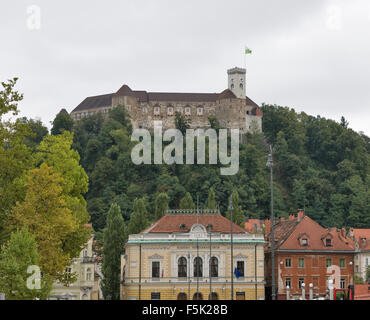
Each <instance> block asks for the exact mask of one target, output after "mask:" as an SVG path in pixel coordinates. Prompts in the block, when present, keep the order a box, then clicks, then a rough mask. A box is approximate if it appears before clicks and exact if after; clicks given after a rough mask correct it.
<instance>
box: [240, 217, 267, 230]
mask: <svg viewBox="0 0 370 320" xmlns="http://www.w3.org/2000/svg"><path fill="white" fill-rule="evenodd" d="M262 224H263V223H262V221H261V220H260V219H248V221H246V222H244V229H245V230H247V232H256V231H257V229H259V228H261V229H262Z"/></svg>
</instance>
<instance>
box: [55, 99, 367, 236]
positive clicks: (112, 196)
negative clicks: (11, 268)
mask: <svg viewBox="0 0 370 320" xmlns="http://www.w3.org/2000/svg"><path fill="white" fill-rule="evenodd" d="M262 110H263V113H264V116H263V134H260V133H248V134H246V137H245V139H243V142H244V143H243V144H241V145H240V161H239V162H240V163H239V166H240V168H239V172H238V173H237V174H236V175H234V176H222V175H220V171H219V168H220V166H219V165H209V164H205V165H196V164H194V165H185V164H184V165H166V164H163V165H144V164H143V165H135V164H133V163H132V160H131V149H132V147H133V146H134V145H135V144H136V143H135V142H131V137H130V134H131V132H132V128H131V125H130V121H129V119H128V116H127V115H126V113H125V110H124V108H123V107H117V108H115V109H113V110H111V112H110V114H109V116H108V117H107V118H104V117H103V116H102V115H101V114H96V115H93V116H90V117H88V118H85V119H82V120H80V121H78V122H77V123H75V125H74V127H73V129H72V130H73V132H74V144H73V147H74V148H75V149H76V150H77V151H78V152H79V154H80V157H81V164H82V166H83V167H84V169H85V171H86V172H87V174H88V176H89V191H88V193H87V195H86V200H87V207H88V211H89V213H90V215H91V217H92V223H93V226H94V228H95V229H96V230H97V231H98V230H101V229H103V228H104V226H105V220H106V214H107V212H108V210H109V208H110V205H111V204H112V203H117V204H118V205H119V206H120V208H121V211H122V214H123V216H124V219H125V220H126V221H127V220H129V218H130V215H131V213H132V212H133V211H134V210H133V207H134V201H135V199H141V200H142V202H143V203H144V206H145V208H146V211H147V215H148V219H149V221H154V220H155V217H157V218H158V213H156V211H158V202H160V201H158V200H157V201H156V198H157V197H158V196H159V195H160V194H162V198H163V193H165V194H166V195H167V196H168V200H167V202H169V203H168V207H170V208H180V207H181V200H182V198H184V197H185V195H186V193H187V192H188V193H189V194H190V195H191V198H192V200H193V202H194V203H195V205H196V203H197V199H198V205H199V208H205V207H207V206H208V198H209V191H210V188H211V187H212V188H213V189H214V194H215V202H216V206H217V207H219V208H220V210H221V212H222V214H225V215H226V214H227V205H228V199H229V197H230V195H231V194H232V193H233V191H234V193H235V191H237V198H238V200H237V201H238V206H239V208H240V213H241V215H242V217H248V218H261V219H262V218H266V217H269V215H270V213H269V212H270V180H269V179H270V175H269V169H268V168H267V167H266V161H267V155H268V152H269V151H268V150H269V144H272V145H273V147H274V196H275V204H274V205H275V213H276V215H277V216H285V217H286V216H287V215H288V214H289V213H292V212H296V211H297V209H299V208H301V209H304V210H305V212H306V214H307V215H309V216H310V217H312V218H313V219H315V220H316V221H317V222H319V223H321V224H322V225H324V226H330V227H334V226H336V227H349V226H353V227H370V172H369V163H370V155H369V150H370V139H369V137H367V136H365V135H364V134H362V133H356V132H354V131H353V130H351V129H349V128H348V123H347V122H346V120H345V119H344V118H342V121H341V123H337V122H335V121H333V120H328V119H325V118H322V117H320V116H317V117H314V116H309V115H307V114H305V113H297V112H295V111H294V109H290V108H287V107H280V106H273V105H263V106H262ZM63 117H64V118H65V114H64V115H63ZM55 123H62V121H55ZM210 123H211V125H212V127H214V128H217V125H218V124H217V121H215V119H210ZM176 124H177V126H178V128H179V129H180V130H182V131H183V130H184V127H185V128H186V125H187V123H186V121H184V119H181V117H180V118H179V119H177V121H176ZM53 130H54V132H59V131H60V130H61V128H53ZM206 163H207V161H206ZM166 205H167V204H165V207H166ZM162 206H163V205H162ZM159 216H160V215H159Z"/></svg>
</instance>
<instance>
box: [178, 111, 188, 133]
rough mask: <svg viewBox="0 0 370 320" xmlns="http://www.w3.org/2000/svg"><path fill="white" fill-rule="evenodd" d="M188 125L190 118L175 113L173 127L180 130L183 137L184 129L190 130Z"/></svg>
mask: <svg viewBox="0 0 370 320" xmlns="http://www.w3.org/2000/svg"><path fill="white" fill-rule="evenodd" d="M190 123H191V120H190V118H186V117H185V116H183V115H182V114H181V113H180V112H177V111H176V112H175V127H176V129H178V130H180V131H181V133H182V134H183V135H185V134H186V129H189V128H190Z"/></svg>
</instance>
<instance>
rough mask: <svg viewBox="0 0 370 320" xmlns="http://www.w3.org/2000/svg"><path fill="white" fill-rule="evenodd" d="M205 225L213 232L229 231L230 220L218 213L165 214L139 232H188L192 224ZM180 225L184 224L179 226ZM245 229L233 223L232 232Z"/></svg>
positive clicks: (239, 231)
mask: <svg viewBox="0 0 370 320" xmlns="http://www.w3.org/2000/svg"><path fill="white" fill-rule="evenodd" d="M197 223H199V224H201V225H203V226H204V227H207V225H208V224H211V225H212V231H213V232H220V233H230V220H228V219H226V218H225V217H224V216H222V215H220V214H200V215H196V214H167V215H165V216H163V217H162V218H161V219H159V220H158V221H157V222H155V223H154V224H152V225H151V226H150V227H148V228H146V229H145V230H143V231H141V232H140V233H144V232H145V233H173V232H189V231H190V229H191V227H192V226H193V225H194V224H197ZM181 225H185V226H184V227H183V228H180V226H181ZM245 232H246V231H245V230H244V229H243V228H242V227H240V226H238V225H236V224H235V223H233V233H245Z"/></svg>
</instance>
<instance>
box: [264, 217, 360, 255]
mask: <svg viewBox="0 0 370 320" xmlns="http://www.w3.org/2000/svg"><path fill="white" fill-rule="evenodd" d="M302 234H306V235H307V236H308V246H305V247H302V246H301V245H300V243H299V240H298V239H299V237H300V236H301V235H302ZM326 235H330V237H331V239H332V246H330V247H326V246H325V242H324V238H325V236H326ZM274 237H275V240H276V244H277V247H278V248H279V249H281V250H302V251H307V250H325V251H333V250H341V251H342V250H343V251H345V250H348V251H352V250H354V242H353V240H352V239H350V238H349V237H346V236H345V235H343V234H342V233H341V230H338V229H336V228H330V229H325V228H324V227H322V226H320V225H319V224H318V223H317V222H315V221H314V220H312V219H311V218H310V217H308V216H304V217H303V218H302V219H298V218H295V219H289V220H285V221H279V222H278V223H276V224H275V225H274ZM270 238H271V233H270V234H269V235H268V239H270Z"/></svg>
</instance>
